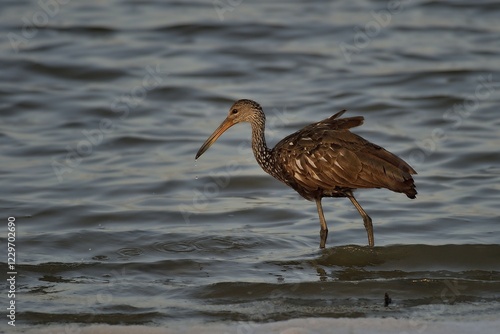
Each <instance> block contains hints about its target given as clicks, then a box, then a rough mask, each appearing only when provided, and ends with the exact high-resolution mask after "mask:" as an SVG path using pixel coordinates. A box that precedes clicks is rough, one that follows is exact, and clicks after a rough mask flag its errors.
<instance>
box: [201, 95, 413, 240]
mask: <svg viewBox="0 0 500 334" xmlns="http://www.w3.org/2000/svg"><path fill="white" fill-rule="evenodd" d="M344 112H345V110H342V111H340V112H338V113H336V114H335V115H333V116H331V117H330V118H327V119H325V120H322V121H320V122H317V123H313V124H310V125H308V126H306V127H304V128H303V129H302V130H299V131H297V132H295V133H293V134H291V135H289V136H288V137H286V138H284V139H283V140H281V141H280V142H279V143H278V144H276V146H275V147H274V148H273V149H269V148H268V147H267V146H266V138H265V136H264V128H265V122H266V116H265V115H264V111H263V110H262V108H261V106H260V105H259V104H258V103H257V102H254V101H252V100H246V99H244V100H239V101H236V102H235V103H234V104H233V106H232V107H231V108H230V109H229V115H228V116H227V117H226V119H225V120H224V121H223V122H222V124H221V125H220V126H219V127H218V128H217V129H216V130H215V131H214V133H213V134H212V135H211V136H210V137H209V138H208V139H207V140H206V141H205V143H203V145H202V146H201V147H200V149H199V151H198V153H196V159H198V158H199V157H200V156H201V155H202V154H203V153H204V152H205V151H206V150H207V149H208V148H209V147H210V146H211V145H212V144H213V143H214V142H215V141H216V140H217V138H219V137H220V135H222V133H224V131H226V130H227V129H229V128H230V127H232V126H233V125H235V124H237V123H241V122H249V123H250V125H251V126H252V150H253V153H254V155H255V159H256V160H257V163H258V164H259V165H260V166H261V167H262V169H263V170H264V171H265V172H266V173H268V174H270V175H271V176H273V177H275V178H276V179H278V180H280V181H281V182H283V183H284V184H286V185H288V186H290V187H292V188H293V189H295V191H297V192H298V193H299V194H300V195H301V196H302V197H304V198H305V199H307V200H310V201H315V202H316V207H317V210H318V215H319V221H320V224H321V229H320V248H324V247H325V244H326V239H327V237H328V228H327V226H326V220H325V216H324V214H323V208H322V206H321V199H322V198H323V197H347V198H349V199H350V200H351V202H352V204H353V205H354V206H355V207H356V209H357V210H358V212H359V213H360V215H361V217H362V218H363V222H364V225H365V229H366V233H367V234H368V244H369V245H370V246H371V247H373V245H374V244H375V242H374V238H373V225H372V219H371V218H370V216H368V214H367V213H366V212H365V210H363V208H362V207H361V205H359V203H358V201H357V200H356V199H355V198H354V195H353V191H354V190H356V189H358V188H386V189H389V190H392V191H395V192H398V193H404V194H406V196H408V197H409V198H415V195H416V194H417V191H416V190H415V183H414V181H413V178H412V176H411V175H412V174H417V172H416V171H415V170H414V169H413V168H412V167H411V166H410V165H408V164H407V163H406V162H404V161H403V160H402V159H400V158H398V157H397V156H395V155H394V154H392V153H390V152H388V151H386V150H385V149H384V148H382V147H380V146H378V145H375V144H372V143H370V142H369V141H367V140H365V139H363V138H362V137H360V136H358V135H356V134H354V133H351V132H350V131H349V129H350V128H353V127H356V126H359V125H361V124H363V120H364V118H363V117H361V116H357V117H349V118H340V116H342V114H344Z"/></svg>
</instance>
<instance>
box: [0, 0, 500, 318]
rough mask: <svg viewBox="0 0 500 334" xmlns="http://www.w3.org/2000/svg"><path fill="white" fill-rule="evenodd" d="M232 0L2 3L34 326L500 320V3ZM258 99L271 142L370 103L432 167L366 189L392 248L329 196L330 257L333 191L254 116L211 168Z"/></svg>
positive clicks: (370, 123)
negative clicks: (268, 155)
mask: <svg viewBox="0 0 500 334" xmlns="http://www.w3.org/2000/svg"><path fill="white" fill-rule="evenodd" d="M222 3H224V4H229V2H225V1H223V2H222ZM232 3H233V5H234V6H233V5H227V6H230V7H224V9H227V10H225V11H223V10H222V9H221V8H218V7H214V5H213V3H212V2H203V1H199V2H189V3H185V2H166V3H165V2H161V1H144V2H130V1H123V0H116V1H110V3H109V4H108V6H104V5H103V4H102V3H101V2H99V1H85V2H76V1H73V2H68V3H64V4H63V2H62V1H61V2H60V3H58V5H57V6H55V7H52V9H50V8H49V9H47V8H43V7H41V5H40V4H39V3H38V2H36V1H28V2H22V3H19V2H14V1H11V2H6V4H4V5H3V6H2V11H1V13H0V22H1V23H0V30H1V32H2V36H4V37H5V38H3V39H2V40H0V57H1V61H2V64H3V66H2V67H0V78H2V80H0V97H1V103H0V110H1V111H0V115H1V120H2V121H1V122H0V140H1V142H2V145H1V146H0V155H1V161H2V167H1V174H0V177H2V186H3V194H4V195H3V196H2V200H1V202H0V205H1V208H2V212H3V216H4V221H5V224H4V226H5V229H4V231H5V233H2V235H5V236H7V217H9V216H12V217H15V218H16V269H17V272H18V274H17V280H16V282H17V286H16V288H17V294H16V303H17V318H16V319H17V321H18V326H43V325H46V324H63V323H70V322H71V323H79V324H92V323H103V324H141V325H142V324H146V325H149V324H153V325H170V324H173V323H176V324H177V325H179V324H182V323H183V322H185V321H188V320H189V321H196V322H199V323H205V322H227V321H256V322H268V321H277V320H288V319H295V318H310V317H335V318H338V317H354V318H356V317H388V316H389V317H396V318H403V319H405V318H408V319H415V318H417V319H431V320H432V319H441V320H443V319H444V320H447V321H448V320H452V321H453V320H455V319H463V318H467V319H469V320H485V319H494V318H495V315H496V314H498V312H499V310H500V306H499V305H500V304H499V302H500V294H499V291H500V261H499V260H498V259H499V258H500V246H499V244H500V236H499V235H500V234H499V232H500V225H499V222H500V210H499V209H498V203H500V168H499V166H500V165H499V163H500V153H499V150H498V147H499V144H500V139H499V135H500V130H499V128H500V121H499V120H498V117H497V116H498V110H497V109H498V105H499V102H500V94H499V91H500V72H499V69H500V60H499V59H500V38H499V36H500V26H499V25H498V15H499V14H500V5H499V4H496V3H494V2H488V1H482V2H476V3H475V4H474V5H471V4H469V3H468V2H462V1H455V2H453V3H442V2H435V1H405V2H402V5H401V7H400V8H399V9H397V10H396V9H392V10H391V9H390V8H388V5H389V3H388V2H385V1H364V2H357V3H356V4H348V3H347V2H345V3H339V2H328V1H320V2H314V3H309V2H302V1H288V2H286V3H267V2H245V1H243V2H241V4H237V2H232ZM231 6H232V7H231ZM44 13H45V14H44ZM44 15H45V16H44ZM44 18H47V20H44ZM26 22H28V23H26ZM239 98H251V99H254V100H257V101H258V102H260V103H261V104H262V106H263V107H264V110H265V111H266V114H267V120H268V124H267V131H266V134H267V140H268V143H269V144H270V145H274V144H275V143H277V142H278V141H279V139H281V138H283V137H284V136H286V135H287V134H289V133H292V132H294V131H296V130H297V129H300V128H301V127H302V126H304V125H306V124H308V123H311V122H313V121H318V120H321V119H323V118H326V117H329V116H331V115H332V114H333V113H335V112H337V111H338V110H341V109H344V108H345V109H348V112H347V113H346V116H356V115H361V116H364V117H365V124H364V125H363V126H362V127H360V128H356V129H354V130H353V131H354V132H356V133H357V134H360V135H362V136H363V137H365V138H367V139H369V140H370V141H373V142H375V143H377V144H379V145H381V146H383V147H385V148H387V149H388V150H389V151H391V152H394V153H396V154H398V155H399V156H401V157H402V158H403V159H405V160H406V161H408V162H409V163H410V164H411V165H412V166H413V167H414V168H415V169H416V170H417V172H418V175H417V176H416V177H415V180H416V184H417V189H418V192H419V194H418V196H417V199H415V200H409V199H408V198H406V196H404V195H401V194H395V193H392V192H389V191H387V190H364V191H359V192H357V198H358V200H359V202H360V203H361V205H362V206H363V207H364V209H365V210H366V211H367V212H368V213H369V214H370V216H371V217H372V218H373V221H374V229H375V243H376V247H375V248H374V249H373V250H370V249H368V248H367V247H366V244H367V239H366V232H365V230H364V227H363V224H362V220H361V218H360V217H359V215H358V213H357V212H356V210H355V209H354V208H353V207H352V205H351V203H350V202H349V201H348V200H346V199H324V200H323V206H324V210H325V215H326V219H327V222H328V223H329V228H330V234H329V239H328V242H327V247H328V248H327V249H325V250H319V249H318V244H319V234H318V231H319V223H318V217H317V212H316V208H315V205H314V203H311V202H308V201H305V200H303V199H302V198H300V196H299V195H297V194H296V193H295V192H294V191H293V190H291V189H289V188H287V187H285V186H283V185H282V184H281V183H279V182H278V181H275V180H274V179H272V178H271V177H270V176H268V175H266V174H265V173H264V172H263V171H262V170H261V169H260V167H259V166H258V165H257V164H256V163H255V160H254V158H253V156H252V152H251V150H250V146H249V145H250V129H249V127H248V125H239V126H237V127H234V128H232V129H231V130H229V131H228V132H227V133H225V134H224V135H223V136H222V137H221V138H220V139H219V140H218V142H217V143H216V144H214V145H213V147H211V148H210V150H209V151H207V152H206V153H205V154H204V155H203V156H202V157H201V158H200V159H199V160H198V161H194V155H195V153H196V151H197V150H198V148H199V147H200V146H201V144H202V143H203V141H204V140H205V139H206V138H207V137H208V136H209V135H210V134H211V133H212V131H213V130H215V128H216V127H217V126H218V125H219V123H220V122H221V121H222V120H223V119H224V117H225V116H226V113H227V110H228V108H229V107H230V105H231V103H232V102H233V101H234V100H236V99H239ZM2 238H3V239H2V240H3V242H4V244H6V242H7V238H6V237H2ZM4 258H5V259H6V256H5V257H4ZM1 262H2V263H5V262H6V260H2V261H1ZM4 272H5V271H4ZM2 275H5V276H2V277H4V278H5V277H6V276H7V275H6V274H2ZM386 292H387V293H388V294H389V295H390V297H391V298H392V304H390V305H389V307H384V306H383V303H384V294H385V293H386ZM4 298H5V297H4ZM7 303H8V300H7V299H5V305H7ZM4 325H5V326H7V325H6V323H5V322H2V326H4Z"/></svg>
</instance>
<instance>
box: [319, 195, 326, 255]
mask: <svg viewBox="0 0 500 334" xmlns="http://www.w3.org/2000/svg"><path fill="white" fill-rule="evenodd" d="M316 207H317V208H318V215H319V223H320V224H321V230H320V231H319V236H320V242H319V248H325V245H326V238H327V237H328V227H326V220H325V215H324V214H323V208H322V207H321V198H316Z"/></svg>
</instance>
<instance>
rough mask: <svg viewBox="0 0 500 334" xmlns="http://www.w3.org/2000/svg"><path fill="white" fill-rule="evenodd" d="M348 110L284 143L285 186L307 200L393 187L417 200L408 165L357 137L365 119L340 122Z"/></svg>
mask: <svg viewBox="0 0 500 334" xmlns="http://www.w3.org/2000/svg"><path fill="white" fill-rule="evenodd" d="M344 112H345V110H342V111H341V112H339V113H337V114H335V115H333V116H332V117H330V118H327V119H325V120H323V121H320V122H318V123H314V124H311V125H308V126H306V127H305V128H303V129H302V130H300V131H297V132H295V133H293V134H291V135H290V136H288V137H286V138H284V139H283V140H282V141H280V142H279V143H278V144H277V145H276V146H275V147H274V149H273V150H272V152H271V154H272V155H273V157H274V159H275V160H276V161H277V162H278V163H279V164H280V165H281V166H282V170H283V172H284V173H286V176H285V177H284V178H282V179H281V178H280V179H281V181H283V182H285V183H286V184H288V185H290V186H291V187H293V188H294V189H295V190H296V191H297V192H299V193H300V194H301V195H302V196H303V197H305V198H307V199H309V200H313V199H315V198H318V197H343V196H345V192H346V191H350V190H352V189H356V188H387V189H390V190H392V191H396V192H401V193H405V194H406V195H407V196H408V197H410V198H415V195H416V193H417V192H416V190H415V185H414V182H413V178H412V177H411V174H416V172H415V170H414V169H413V168H411V167H410V166H409V165H408V164H407V163H406V162H404V161H403V160H402V159H400V158H398V157H397V156H395V155H394V154H392V153H390V152H388V151H386V150H385V149H383V148H382V147H380V146H378V145H375V144H372V143H370V142H369V141H367V140H365V139H363V138H361V137H360V136H358V135H356V134H354V133H351V132H350V131H349V129H350V128H353V127H356V126H359V125H361V124H363V117H359V116H358V117H350V118H340V119H339V118H338V117H340V116H341V115H342V114H343V113H344Z"/></svg>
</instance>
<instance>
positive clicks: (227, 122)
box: [196, 118, 235, 159]
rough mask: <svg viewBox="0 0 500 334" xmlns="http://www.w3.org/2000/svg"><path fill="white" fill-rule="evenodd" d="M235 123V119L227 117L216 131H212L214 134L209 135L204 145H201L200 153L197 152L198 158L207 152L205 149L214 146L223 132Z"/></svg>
mask: <svg viewBox="0 0 500 334" xmlns="http://www.w3.org/2000/svg"><path fill="white" fill-rule="evenodd" d="M234 124H235V123H233V121H231V120H229V119H227V118H226V119H225V120H224V122H222V123H221V125H219V127H218V128H217V129H216V130H215V131H214V133H212V135H211V136H210V137H208V139H207V140H206V141H205V142H204V143H203V145H201V147H200V149H199V150H198V153H196V159H198V158H199V157H200V156H201V155H202V154H203V153H205V151H206V150H208V148H209V147H210V146H212V144H213V143H215V141H216V140H217V139H218V138H219V137H220V135H221V134H223V133H224V131H226V130H227V129H229V128H230V127H232V126H233V125H234Z"/></svg>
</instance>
